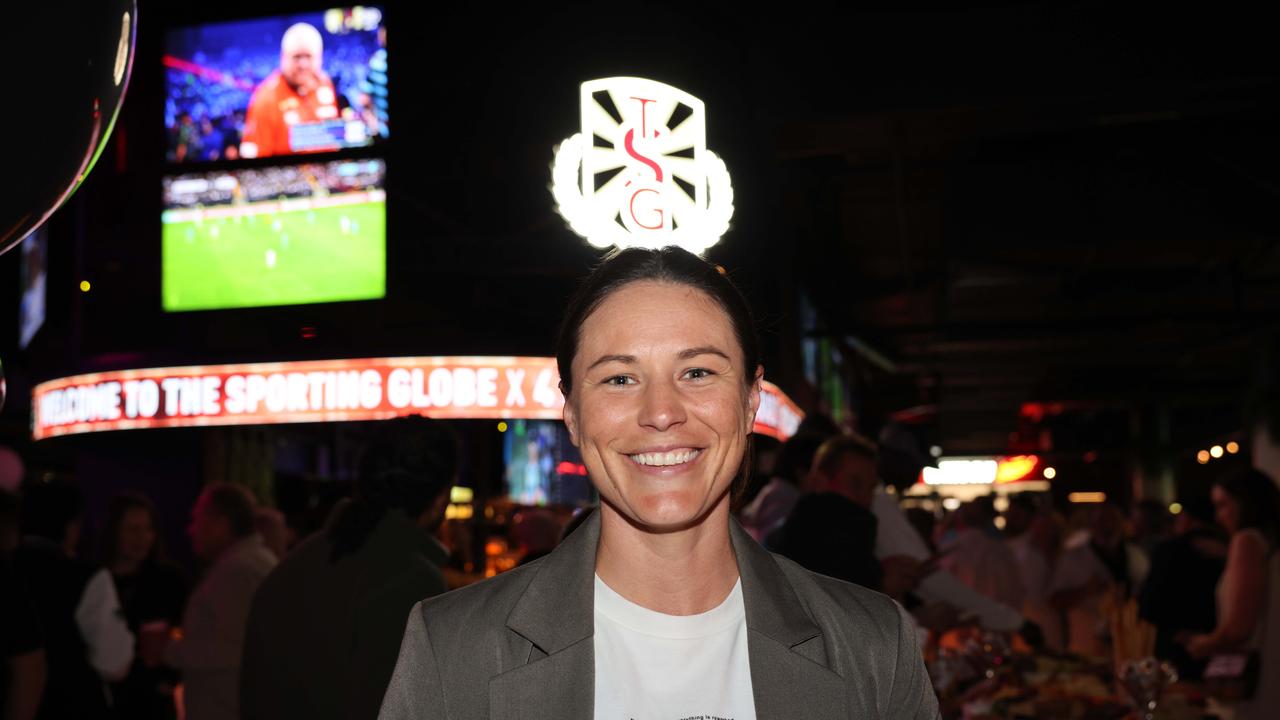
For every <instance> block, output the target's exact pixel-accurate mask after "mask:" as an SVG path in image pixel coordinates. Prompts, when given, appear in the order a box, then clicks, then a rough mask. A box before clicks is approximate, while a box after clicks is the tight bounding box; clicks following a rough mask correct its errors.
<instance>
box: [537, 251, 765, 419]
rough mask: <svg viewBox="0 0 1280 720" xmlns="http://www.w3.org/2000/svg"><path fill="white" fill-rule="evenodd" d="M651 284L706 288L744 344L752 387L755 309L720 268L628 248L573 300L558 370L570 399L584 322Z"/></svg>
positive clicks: (681, 254)
mask: <svg viewBox="0 0 1280 720" xmlns="http://www.w3.org/2000/svg"><path fill="white" fill-rule="evenodd" d="M646 280H647V281H651V282H662V283H670V284H673V285H687V286H689V287H691V288H695V289H697V290H701V291H702V292H704V293H706V294H707V296H708V297H710V298H711V299H712V300H714V301H715V302H716V304H717V305H719V306H720V309H722V310H724V312H725V314H726V315H728V316H729V323H730V325H732V326H733V334H734V335H735V336H737V338H738V344H739V345H741V346H742V360H743V380H744V382H746V383H747V384H748V385H750V383H751V382H752V380H754V378H755V371H756V368H757V367H759V366H760V340H759V337H758V336H757V335H756V326H755V321H754V320H753V319H752V317H751V308H749V307H748V306H747V301H746V299H745V298H743V297H742V293H741V292H739V291H738V288H737V287H735V286H734V284H733V283H732V282H730V281H729V278H728V276H726V275H725V274H724V273H723V272H721V270H720V269H719V268H718V267H716V266H715V265H712V264H711V263H709V262H707V261H706V260H703V259H702V258H700V257H698V256H697V255H694V254H693V253H691V252H689V251H687V250H682V249H680V248H677V247H666V248H662V249H661V250H646V249H643V248H627V249H625V250H616V251H614V252H611V253H610V254H608V255H606V256H605V258H604V260H602V261H601V262H600V264H599V265H597V266H596V267H595V269H594V270H592V271H591V274H590V275H588V276H587V277H586V279H585V280H583V281H582V285H580V286H579V287H578V290H577V292H575V293H574V294H573V297H571V298H570V299H569V306H568V307H567V308H566V309H565V313H564V320H563V321H562V322H561V323H560V337H559V339H558V340H557V341H556V366H557V368H558V369H559V370H560V390H561V392H563V393H564V395H565V397H568V396H569V395H570V394H571V393H572V392H573V375H572V371H573V356H574V355H576V354H577V353H578V333H579V332H580V331H581V330H582V324H583V323H584V322H586V320H587V317H588V316H590V315H591V313H593V312H595V311H596V309H597V308H599V307H600V305H601V304H602V303H604V301H605V300H607V299H608V298H609V296H610V295H612V294H613V293H615V292H617V291H618V290H621V289H622V288H623V287H625V286H627V285H630V284H631V283H634V282H642V281H646Z"/></svg>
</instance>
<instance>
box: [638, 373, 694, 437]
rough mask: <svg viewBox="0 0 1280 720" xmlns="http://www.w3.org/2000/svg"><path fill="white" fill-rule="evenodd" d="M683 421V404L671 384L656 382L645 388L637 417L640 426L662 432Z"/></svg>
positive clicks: (678, 393)
mask: <svg viewBox="0 0 1280 720" xmlns="http://www.w3.org/2000/svg"><path fill="white" fill-rule="evenodd" d="M684 420H685V411H684V404H683V402H682V401H681V398H680V392H679V390H678V389H677V388H676V387H675V386H674V384H673V383H671V382H670V381H658V382H651V383H648V384H647V385H646V386H645V388H644V391H643V400H642V405H641V408H640V417H639V421H640V424H641V425H644V426H645V427H650V428H653V429H654V430H659V431H662V430H667V429H669V428H671V427H672V426H673V425H679V424H680V423H683V422H684Z"/></svg>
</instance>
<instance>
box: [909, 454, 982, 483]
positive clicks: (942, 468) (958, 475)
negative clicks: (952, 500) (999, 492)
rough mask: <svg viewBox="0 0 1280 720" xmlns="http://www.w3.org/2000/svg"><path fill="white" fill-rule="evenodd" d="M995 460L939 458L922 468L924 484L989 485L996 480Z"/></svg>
mask: <svg viewBox="0 0 1280 720" xmlns="http://www.w3.org/2000/svg"><path fill="white" fill-rule="evenodd" d="M998 466H999V463H997V462H996V461H995V460H939V461H938V467H936V468H933V467H926V468H925V469H924V482H925V484H926V485H990V484H991V483H993V482H995V481H996V468H997V467H998Z"/></svg>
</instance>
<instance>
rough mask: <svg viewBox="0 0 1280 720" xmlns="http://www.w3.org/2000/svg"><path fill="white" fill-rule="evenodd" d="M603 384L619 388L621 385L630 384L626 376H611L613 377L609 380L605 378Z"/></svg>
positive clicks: (629, 379)
mask: <svg viewBox="0 0 1280 720" xmlns="http://www.w3.org/2000/svg"><path fill="white" fill-rule="evenodd" d="M604 384H605V385H619V386H621V385H630V384H631V378H629V377H627V376H626V375H614V376H613V377H611V378H605V381H604Z"/></svg>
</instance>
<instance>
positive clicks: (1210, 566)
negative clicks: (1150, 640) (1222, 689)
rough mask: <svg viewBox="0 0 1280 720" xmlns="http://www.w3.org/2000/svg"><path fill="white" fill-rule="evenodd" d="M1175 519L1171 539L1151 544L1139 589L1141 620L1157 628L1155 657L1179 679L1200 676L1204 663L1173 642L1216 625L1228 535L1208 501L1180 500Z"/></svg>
mask: <svg viewBox="0 0 1280 720" xmlns="http://www.w3.org/2000/svg"><path fill="white" fill-rule="evenodd" d="M1181 505H1182V512H1181V513H1179V514H1178V515H1177V516H1176V517H1175V520H1174V529H1175V532H1176V536H1175V537H1173V538H1172V539H1170V540H1166V541H1165V542H1163V543H1161V544H1160V545H1157V546H1156V549H1155V552H1153V553H1152V555H1151V573H1150V574H1148V575H1147V582H1146V583H1145V584H1144V585H1143V587H1142V595H1141V596H1140V598H1139V608H1140V612H1141V615H1142V617H1143V618H1144V619H1145V620H1147V621H1148V622H1150V623H1151V624H1153V625H1155V626H1156V657H1160V658H1166V659H1168V660H1171V661H1173V663H1174V664H1175V665H1177V667H1178V676H1179V677H1181V678H1186V679H1196V678H1199V677H1200V675H1201V673H1203V671H1204V663H1203V662H1199V661H1196V660H1194V659H1192V658H1191V656H1190V655H1188V654H1187V652H1186V650H1185V648H1183V646H1182V644H1181V643H1179V642H1177V638H1179V637H1181V636H1184V635H1186V634H1188V633H1207V632H1209V631H1211V630H1213V628H1214V626H1215V625H1217V622H1218V612H1217V600H1216V598H1215V597H1214V596H1215V593H1214V588H1215V587H1217V584H1218V579H1219V578H1220V577H1221V576H1222V570H1223V568H1224V567H1225V566H1226V559H1227V537H1226V534H1225V533H1224V532H1223V531H1222V530H1221V529H1220V528H1218V527H1217V526H1216V525H1215V524H1214V521H1213V520H1214V518H1213V502H1212V501H1211V500H1210V499H1209V498H1208V497H1201V498H1190V499H1185V500H1183V501H1182V503H1181Z"/></svg>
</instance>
